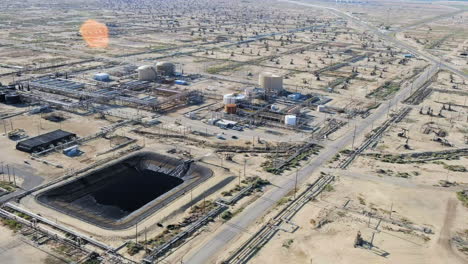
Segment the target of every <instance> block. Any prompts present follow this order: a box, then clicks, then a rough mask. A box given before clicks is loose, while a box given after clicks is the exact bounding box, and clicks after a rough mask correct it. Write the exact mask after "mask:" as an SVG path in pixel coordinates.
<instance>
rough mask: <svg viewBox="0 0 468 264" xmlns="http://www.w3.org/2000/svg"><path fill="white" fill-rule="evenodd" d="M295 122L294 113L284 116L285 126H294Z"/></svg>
mask: <svg viewBox="0 0 468 264" xmlns="http://www.w3.org/2000/svg"><path fill="white" fill-rule="evenodd" d="M296 123H297V117H296V116H295V115H286V116H285V117H284V124H285V125H287V126H295V125H296Z"/></svg>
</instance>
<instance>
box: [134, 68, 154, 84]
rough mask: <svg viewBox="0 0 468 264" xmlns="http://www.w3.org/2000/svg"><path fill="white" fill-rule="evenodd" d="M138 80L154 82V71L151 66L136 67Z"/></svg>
mask: <svg viewBox="0 0 468 264" xmlns="http://www.w3.org/2000/svg"><path fill="white" fill-rule="evenodd" d="M137 72H138V80H139V81H153V80H156V77H157V74H156V69H155V68H154V67H153V66H151V65H145V66H141V67H138V69H137Z"/></svg>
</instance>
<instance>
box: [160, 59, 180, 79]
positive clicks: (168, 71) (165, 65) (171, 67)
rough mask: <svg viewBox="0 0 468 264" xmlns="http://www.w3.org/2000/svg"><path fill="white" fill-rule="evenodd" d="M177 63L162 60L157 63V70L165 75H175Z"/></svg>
mask: <svg viewBox="0 0 468 264" xmlns="http://www.w3.org/2000/svg"><path fill="white" fill-rule="evenodd" d="M175 69H176V67H175V64H174V63H172V62H167V61H160V62H158V63H157V64H156V72H157V73H158V74H160V75H164V76H174V75H175Z"/></svg>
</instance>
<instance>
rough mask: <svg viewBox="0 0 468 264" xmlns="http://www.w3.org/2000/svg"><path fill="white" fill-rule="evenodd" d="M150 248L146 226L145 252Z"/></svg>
mask: <svg viewBox="0 0 468 264" xmlns="http://www.w3.org/2000/svg"><path fill="white" fill-rule="evenodd" d="M147 250H148V237H147V231H146V226H145V252H146V251H147Z"/></svg>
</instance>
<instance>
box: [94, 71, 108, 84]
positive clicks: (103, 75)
mask: <svg viewBox="0 0 468 264" xmlns="http://www.w3.org/2000/svg"><path fill="white" fill-rule="evenodd" d="M94 80H96V81H101V82H107V81H110V75H109V74H108V73H104V72H102V73H96V74H95V75H94Z"/></svg>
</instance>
